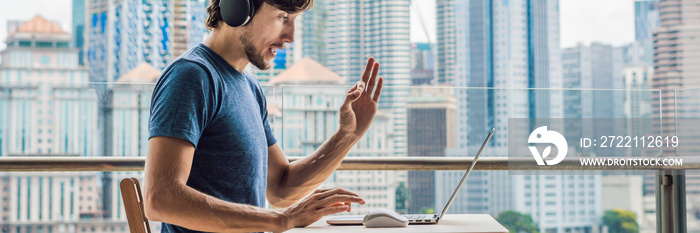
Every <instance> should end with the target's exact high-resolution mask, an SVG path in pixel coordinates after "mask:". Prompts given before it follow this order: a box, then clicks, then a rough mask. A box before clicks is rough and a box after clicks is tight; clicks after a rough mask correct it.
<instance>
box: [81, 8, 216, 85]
mask: <svg viewBox="0 0 700 233" xmlns="http://www.w3.org/2000/svg"><path fill="white" fill-rule="evenodd" d="M205 7H206V5H205V4H203V3H202V1H201V0H159V1H127V0H118V1H107V0H88V2H87V6H86V9H87V18H88V19H89V24H88V27H87V33H86V35H87V37H88V40H87V41H88V45H87V49H88V52H87V57H88V60H89V62H90V64H89V67H90V80H91V81H99V82H105V81H106V82H113V81H115V80H116V79H117V78H118V77H120V76H122V75H124V74H125V73H126V72H127V71H129V70H131V69H133V68H134V67H136V65H138V64H141V63H142V62H146V63H149V64H151V65H152V66H153V67H155V68H157V69H163V68H165V66H166V65H167V64H168V63H169V62H170V61H172V59H174V58H176V57H177V56H179V55H180V54H181V53H182V52H184V51H186V50H187V48H189V47H192V46H194V45H195V44H196V43H198V42H200V41H201V40H202V39H203V38H204V36H205V34H206V29H205V27H204V19H205V18H206V10H204V9H205Z"/></svg>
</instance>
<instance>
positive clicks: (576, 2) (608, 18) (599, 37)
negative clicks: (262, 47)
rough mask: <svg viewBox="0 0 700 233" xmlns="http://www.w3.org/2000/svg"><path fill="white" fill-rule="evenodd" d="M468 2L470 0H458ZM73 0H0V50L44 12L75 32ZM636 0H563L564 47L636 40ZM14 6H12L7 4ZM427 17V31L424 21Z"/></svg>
mask: <svg viewBox="0 0 700 233" xmlns="http://www.w3.org/2000/svg"><path fill="white" fill-rule="evenodd" d="M456 1H466V0H456ZM412 2H413V3H412V9H411V41H413V42H427V41H428V40H427V37H426V33H425V30H427V31H428V34H430V39H431V41H432V42H435V41H436V36H435V0H413V1H412ZM72 3H73V1H72V0H22V1H16V0H0V6H6V7H0V40H2V41H3V43H2V44H0V50H2V49H4V48H5V44H4V40H5V38H6V37H7V20H8V19H9V20H29V19H31V18H32V17H34V16H35V15H38V14H40V15H42V16H44V17H45V18H47V19H48V20H51V21H56V22H59V23H60V25H61V28H63V30H65V31H67V32H70V31H71V15H72ZM633 4H634V0H560V1H559V5H560V7H559V10H560V36H561V37H560V39H561V42H560V44H561V47H563V48H565V47H573V46H576V45H577V44H579V43H584V44H590V43H591V42H602V43H606V44H612V45H616V46H619V45H623V44H625V43H629V42H632V41H633V40H634V5H633ZM7 6H11V7H7ZM419 17H422V18H423V22H424V23H425V30H424V28H423V27H422V26H421V24H420V20H418V19H419Z"/></svg>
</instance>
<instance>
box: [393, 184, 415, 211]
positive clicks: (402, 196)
mask: <svg viewBox="0 0 700 233" xmlns="http://www.w3.org/2000/svg"><path fill="white" fill-rule="evenodd" d="M410 198H411V195H410V193H409V191H408V188H407V187H406V184H405V183H404V182H399V187H396V212H398V213H401V214H407V213H408V201H409V200H410Z"/></svg>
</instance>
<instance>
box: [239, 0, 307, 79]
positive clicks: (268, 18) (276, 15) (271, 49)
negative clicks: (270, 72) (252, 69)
mask: <svg viewBox="0 0 700 233" xmlns="http://www.w3.org/2000/svg"><path fill="white" fill-rule="evenodd" d="M297 15H299V13H294V14H290V13H287V12H285V11H282V10H280V9H277V8H276V7H274V6H271V5H269V4H267V3H263V4H262V6H261V7H260V9H259V10H258V11H257V13H256V14H255V17H253V19H252V20H251V21H250V22H249V23H248V24H247V25H246V26H243V27H242V29H243V33H242V34H241V38H240V39H241V43H242V44H243V49H244V50H245V53H246V55H247V56H248V60H249V61H250V63H252V64H253V65H254V66H256V67H258V69H261V70H267V69H269V68H270V66H271V65H272V64H271V63H272V59H274V58H275V56H276V55H277V51H276V49H283V48H284V47H285V46H284V43H292V42H294V20H295V19H296V17H297Z"/></svg>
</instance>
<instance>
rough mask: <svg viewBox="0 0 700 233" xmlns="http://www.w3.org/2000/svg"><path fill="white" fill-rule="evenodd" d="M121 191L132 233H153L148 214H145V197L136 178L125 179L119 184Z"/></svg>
mask: <svg viewBox="0 0 700 233" xmlns="http://www.w3.org/2000/svg"><path fill="white" fill-rule="evenodd" d="M119 189H120V190H121V193H122V201H124V209H125V210H126V220H127V221H128V222H129V231H131V233H151V226H150V225H149V224H148V219H147V218H146V214H145V213H144V212H143V211H144V210H143V196H142V195H141V185H140V184H139V180H138V179H136V178H125V179H123V180H122V181H121V182H119Z"/></svg>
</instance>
